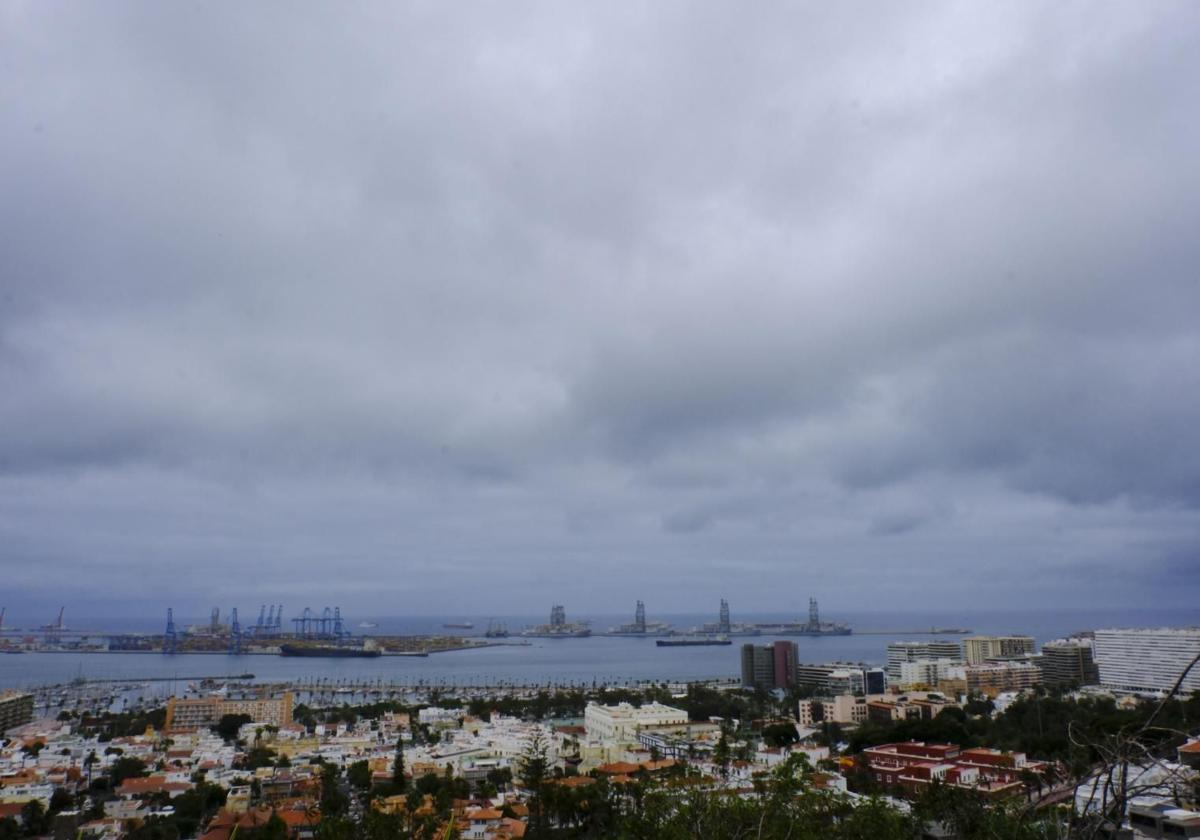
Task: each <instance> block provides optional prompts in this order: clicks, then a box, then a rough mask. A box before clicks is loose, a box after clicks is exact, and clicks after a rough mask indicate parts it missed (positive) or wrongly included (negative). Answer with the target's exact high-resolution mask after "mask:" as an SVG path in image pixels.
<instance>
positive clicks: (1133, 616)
mask: <svg viewBox="0 0 1200 840" xmlns="http://www.w3.org/2000/svg"><path fill="white" fill-rule="evenodd" d="M580 617H581V618H583V617H585V616H580ZM823 617H825V618H828V619H829V620H836V621H846V622H849V623H850V624H851V625H853V627H854V630H855V634H854V635H851V636H831V637H822V638H805V637H791V638H792V639H793V640H794V641H795V642H796V643H797V644H798V645H799V648H800V659H801V661H803V662H830V661H851V662H867V663H873V664H882V663H883V661H884V658H885V646H886V645H887V643H888V642H889V641H894V640H898V639H922V638H932V637H930V636H929V635H927V634H922V633H919V632H917V631H921V630H928V629H929V628H931V627H935V626H936V627H946V626H956V627H968V628H971V629H972V630H973V631H974V632H976V633H1013V632H1017V633H1028V634H1030V635H1033V636H1034V637H1035V638H1036V639H1037V640H1038V642H1039V644H1040V643H1042V642H1045V641H1047V640H1049V639H1054V638H1058V637H1060V636H1063V635H1067V634H1069V633H1072V632H1077V631H1080V630H1090V629H1095V628H1097V627H1112V626H1123V627H1161V626H1190V625H1197V624H1200V612H1197V611H1180V610H1138V609H1132V610H1116V611H1114V610H1105V611H1094V610H1083V609H1076V610H1058V611H1038V612H980V611H973V612H957V613H954V612H944V613H904V614H902V613H842V614H833V613H830V614H829V615H828V616H823ZM568 618H571V619H573V618H574V616H572V615H570V614H568ZM587 618H590V619H591V622H592V628H593V630H594V631H603V630H606V629H607V628H608V627H609V626H611V625H613V624H617V623H621V622H625V621H631V620H632V618H633V617H632V615H628V616H587ZM649 618H650V619H651V620H655V619H661V620H664V621H669V622H671V623H672V624H674V625H675V627H676V628H677V629H681V630H686V629H689V628H691V627H693V626H696V625H698V624H700V623H701V622H704V621H715V620H716V616H715V615H662V616H655V615H653V614H652V615H650V616H649ZM794 618H795V616H791V615H781V614H777V613H763V614H738V613H736V612H735V613H734V616H733V619H734V621H746V622H767V621H779V620H785V619H794ZM195 620H197V621H199V619H195ZM363 620H368V621H373V622H376V623H377V624H378V627H377V628H373V629H370V630H365V631H364V630H360V629H359V628H358V627H357V624H358V622H359V621H363ZM498 620H502V621H505V622H506V623H507V625H508V627H509V629H510V631H514V632H515V631H517V630H519V629H520V628H521V627H524V626H527V625H531V624H535V623H538V622H542V621H545V620H546V617H545V616H510V617H499V619H498ZM464 621H472V622H474V624H475V630H474V631H464V630H445V629H443V628H442V626H441V625H442V623H443V622H464ZM187 623H188V621H187V620H184V621H181V622H179V626H181V627H182V626H183V625H185V624H187ZM487 623H488V618H487V617H477V616H462V615H459V616H445V617H420V618H407V619H401V618H392V617H386V616H381V617H365V618H364V617H359V616H356V617H354V618H353V619H352V620H350V621H349V622H348V626H349V627H350V628H351V629H353V630H354V631H355V632H356V633H361V632H370V633H378V634H400V633H452V632H453V633H459V634H468V633H471V632H474V633H482V631H483V630H484V629H485V628H486V627H487ZM75 626H78V627H81V628H82V627H87V628H89V629H90V628H96V629H104V630H109V631H119V632H161V630H162V628H161V622H158V621H150V620H143V621H128V620H126V621H117V620H112V619H93V620H87V619H80V620H79V622H78V623H77V624H76V625H75ZM869 631H884V632H883V633H881V634H879V635H876V634H874V633H872V632H869ZM773 638H775V637H771V636H759V637H756V638H735V639H734V640H733V641H734V644H733V645H730V646H728V647H695V648H659V647H657V646H656V645H655V644H654V640H653V639H637V638H616V637H603V636H592V637H590V638H585V639H530V640H529V642H530V644H528V645H516V644H514V645H510V646H501V647H490V648H483V649H478V650H466V651H454V652H450V653H439V654H433V655H431V656H429V657H425V658H416V657H381V658H378V659H290V658H281V657H278V656H241V657H233V656H225V655H177V656H163V655H161V654H74V653H27V654H23V655H17V656H13V655H0V688H21V687H30V686H35V685H46V684H51V683H61V682H66V681H68V680H71V679H73V678H75V677H78V676H83V677H85V678H89V679H108V678H129V679H150V678H174V677H178V678H179V679H181V680H183V679H192V678H196V677H204V676H224V675H229V674H240V673H253V674H254V675H255V678H256V680H258V681H266V682H274V681H285V680H307V679H320V680H331V681H338V680H354V681H360V680H361V681H368V680H369V681H375V680H383V681H384V682H395V683H402V684H417V683H418V682H424V683H426V684H429V683H433V684H443V683H444V684H447V685H454V684H459V685H463V684H465V685H481V684H484V685H496V684H500V683H505V682H516V683H524V684H533V683H545V682H552V683H556V684H564V683H573V684H590V683H591V682H593V681H597V682H606V683H624V682H629V681H636V680H670V681H677V680H689V679H705V678H715V677H735V676H737V674H738V669H739V665H738V662H739V658H738V657H739V645H740V644H741V643H742V642H747V641H755V642H759V643H763V642H768V641H771V640H772V639H773ZM938 638H943V639H953V638H957V637H954V636H941V637H938ZM510 641H514V642H515V641H517V639H516V637H515V635H514V638H513V639H510Z"/></svg>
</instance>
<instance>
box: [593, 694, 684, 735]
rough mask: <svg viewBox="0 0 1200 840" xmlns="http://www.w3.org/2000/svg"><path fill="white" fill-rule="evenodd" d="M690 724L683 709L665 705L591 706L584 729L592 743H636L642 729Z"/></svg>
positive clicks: (594, 704)
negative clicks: (645, 727)
mask: <svg viewBox="0 0 1200 840" xmlns="http://www.w3.org/2000/svg"><path fill="white" fill-rule="evenodd" d="M687 721H688V715H687V712H685V711H684V710H683V709H676V708H674V707H672V706H664V705H663V704H662V703H646V704H644V705H642V706H632V705H630V704H629V703H621V704H619V705H617V706H601V705H600V704H598V703H589V704H588V706H587V709H585V710H584V713H583V726H584V729H586V730H587V738H588V740H589V741H615V742H618V743H630V742H635V741H637V736H638V730H639V729H641V728H642V727H644V726H670V725H675V724H681V723H687Z"/></svg>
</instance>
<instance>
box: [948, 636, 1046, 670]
mask: <svg viewBox="0 0 1200 840" xmlns="http://www.w3.org/2000/svg"><path fill="white" fill-rule="evenodd" d="M962 650H963V659H965V660H966V661H967V664H968V665H982V664H983V663H985V662H987V661H988V660H989V659H1010V658H1013V657H1018V656H1024V655H1025V654H1027V653H1033V636H967V637H966V638H964V639H963V640H962Z"/></svg>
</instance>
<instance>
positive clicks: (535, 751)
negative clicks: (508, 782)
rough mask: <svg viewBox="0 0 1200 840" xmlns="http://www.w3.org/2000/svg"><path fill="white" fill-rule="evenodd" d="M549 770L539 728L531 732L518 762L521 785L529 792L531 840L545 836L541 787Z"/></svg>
mask: <svg viewBox="0 0 1200 840" xmlns="http://www.w3.org/2000/svg"><path fill="white" fill-rule="evenodd" d="M548 768H549V760H548V759H547V749H546V738H545V736H544V735H543V734H542V729H541V727H537V728H536V729H534V730H533V735H532V737H530V739H529V743H528V745H527V746H526V747H525V752H524V754H522V756H521V761H520V767H519V770H520V778H521V784H522V785H524V787H525V789H526V790H527V791H529V795H530V800H529V834H528V835H527V836H529V837H530V838H531V840H542V838H544V837H545V836H546V809H545V807H544V806H545V803H544V801H543V787H544V785H545V783H546V774H547V770H548Z"/></svg>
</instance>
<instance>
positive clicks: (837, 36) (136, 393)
mask: <svg viewBox="0 0 1200 840" xmlns="http://www.w3.org/2000/svg"><path fill="white" fill-rule="evenodd" d="M0 36H2V39H3V43H4V44H5V48H4V49H3V51H0V52H2V56H0V62H2V72H0V185H2V186H3V188H2V189H0V430H2V432H3V433H2V434H0V565H2V566H3V569H4V575H5V578H6V579H7V582H8V583H7V587H6V588H8V589H9V590H10V591H11V592H12V593H13V595H12V600H13V601H16V600H19V599H25V600H27V601H29V602H30V603H48V602H50V601H55V602H56V601H57V599H58V598H59V597H60V596H61V595H63V594H65V595H66V596H68V597H71V598H76V599H85V598H86V599H88V600H90V601H92V602H93V603H100V604H102V603H103V602H105V600H106V599H109V600H113V601H116V600H118V599H123V600H129V599H130V598H135V597H136V598H144V599H145V600H146V601H148V602H151V603H155V604H157V603H160V602H161V601H162V600H163V599H165V598H172V599H174V601H175V602H176V603H183V602H188V603H195V604H199V605H203V604H207V603H209V602H210V601H211V600H213V599H219V598H225V599H230V598H236V597H246V598H247V599H248V602H249V601H253V602H255V603H257V602H259V601H264V600H274V599H275V598H276V597H277V595H278V597H284V596H291V597H293V598H296V599H310V597H311V595H312V593H314V592H335V593H337V594H339V595H340V596H341V597H342V599H343V601H344V602H345V603H346V604H347V605H357V606H358V607H360V608H361V609H364V610H381V609H383V610H387V609H391V610H395V611H397V612H405V611H414V610H415V611H420V610H422V609H424V610H439V609H450V608H459V607H464V608H469V609H478V610H486V609H488V607H489V599H491V598H493V597H501V598H503V599H505V601H506V602H508V603H512V604H514V605H517V606H519V607H521V608H528V609H531V610H539V611H540V609H541V608H542V605H543V602H544V601H548V600H550V599H555V600H568V601H570V600H571V599H574V603H575V604H578V609H579V610H580V611H586V610H588V609H595V610H609V609H616V610H622V609H625V608H626V606H627V604H628V603H632V600H633V598H635V597H638V596H639V594H642V593H648V592H669V593H670V594H669V595H663V596H661V599H660V603H659V604H657V606H659V607H661V608H663V609H669V608H674V609H688V608H690V607H692V606H694V605H696V604H700V605H703V606H704V607H707V606H708V605H709V604H710V603H711V602H713V601H714V599H715V598H716V597H718V596H719V595H721V594H726V595H729V596H730V597H733V598H737V599H740V601H741V602H742V603H757V604H761V605H762V606H764V607H773V608H791V607H793V606H795V605H797V604H802V603H804V599H806V598H807V597H808V595H809V594H813V595H820V596H822V598H823V602H824V603H827V604H828V605H829V607H828V608H831V609H835V608H836V605H837V604H839V603H841V604H846V603H849V602H850V601H851V600H852V599H853V600H855V601H856V602H858V603H860V604H861V603H862V600H863V598H864V596H865V597H867V598H868V599H870V598H872V597H874V598H879V599H885V598H886V599H894V598H901V599H904V601H905V602H906V603H911V604H914V605H929V604H935V603H937V604H942V603H945V602H946V601H947V600H948V599H963V601H964V602H966V603H969V602H971V600H972V599H978V594H977V593H975V592H973V590H972V585H971V580H972V577H971V575H970V574H969V573H968V572H969V570H970V569H972V568H976V567H977V566H978V564H981V563H983V564H989V565H990V566H991V567H992V568H994V569H995V570H996V571H995V574H994V576H993V578H992V579H991V584H992V588H991V589H990V591H989V593H988V602H989V603H992V604H995V603H998V602H1005V601H1007V602H1009V603H1020V604H1023V605H1027V604H1030V603H1036V602H1043V603H1061V600H1062V597H1061V594H1060V593H1058V592H1057V591H1056V587H1061V586H1063V585H1064V583H1063V582H1064V581H1065V580H1071V579H1073V580H1075V581H1076V586H1077V589H1076V591H1075V594H1074V597H1078V598H1079V599H1080V600H1081V602H1082V601H1083V600H1085V599H1086V600H1088V601H1090V602H1098V603H1122V602H1128V599H1131V598H1133V599H1135V600H1136V601H1137V602H1138V603H1141V602H1144V601H1146V600H1148V599H1151V598H1153V599H1155V600H1156V601H1160V602H1161V601H1166V602H1171V603H1178V604H1184V603H1187V604H1191V603H1193V602H1194V598H1195V596H1196V594H1197V589H1196V576H1195V574H1194V573H1193V572H1192V571H1191V570H1192V569H1194V568H1196V567H1200V447H1198V446H1197V443H1198V442H1200V441H1198V433H1197V429H1200V364H1198V360H1200V327H1197V318H1196V313H1197V312H1200V281H1198V280H1197V278H1198V276H1200V274H1198V268H1200V238H1198V237H1197V236H1196V233H1195V226H1196V220H1197V219H1200V167H1197V166H1196V165H1195V161H1194V157H1195V149H1196V148H1200V112H1198V111H1197V109H1196V108H1195V107H1194V104H1195V100H1196V82H1195V79H1197V78H1200V58H1198V57H1200V11H1198V10H1197V9H1195V8H1193V7H1191V6H1189V5H1186V4H1172V3H1149V4H1139V5H1137V6H1136V7H1135V6H1128V7H1116V6H1109V7H1103V8H1097V7H1095V6H1089V5H1086V4H1072V3H1064V4H1055V5H1054V6H1052V7H1047V6H1043V5H1039V4H1032V3H1030V4H1024V3H1020V4H1008V5H1005V6H1003V7H994V8H979V7H976V8H970V7H963V6H959V5H955V4H940V3H921V4H917V5H916V6H909V7H906V8H904V9H903V10H900V9H881V8H880V7H878V6H873V5H866V4H863V5H858V4H853V3H851V4H837V6H836V7H831V6H830V5H829V4H811V5H803V6H801V5H795V4H786V5H778V6H776V5H770V4H768V5H763V6H758V7H755V8H754V9H752V10H745V9H733V8H730V7H720V6H717V5H703V4H701V6H697V5H696V4H672V3H662V4H653V5H651V6H645V7H623V8H598V7H597V8H588V7H584V6H580V5H573V4H553V5H545V6H540V7H539V6H534V5H526V4H503V5H492V6H488V5H480V6H477V7H474V8H472V9H471V10H470V11H468V10H466V9H464V8H461V7H457V8H455V7H449V6H438V5H428V4H408V5H397V4H363V5H361V6H357V7H355V8H354V9H353V10H348V9H346V8H342V7H335V6H333V5H328V4H325V5H319V4H304V5H302V6H300V7H297V6H295V5H293V4H256V5H254V6H250V7H239V8H236V9H232V8H220V7H213V6H207V5H190V6H178V5H176V6H163V5H161V4H155V3H133V2H130V3H122V4H119V5H118V6H113V5H111V4H106V5H103V6H100V5H94V6H75V7H71V8H67V7H62V6H54V5H50V4H43V3H24V2H8V3H4V4H3V5H0ZM331 567H334V568H336V569H337V570H338V575H337V580H336V582H333V581H330V580H329V579H328V577H329V575H328V570H329V569H330V568H331ZM497 569H502V570H504V572H503V574H499V573H497V572H496V570H497ZM1081 570H1090V571H1091V572H1092V573H1090V574H1085V575H1081V574H1080V572H1081ZM1181 570H1182V571H1181ZM482 575H491V576H495V577H496V580H495V581H494V583H493V584H492V585H489V586H488V587H487V588H486V589H480V588H478V587H470V586H467V587H464V585H463V584H464V581H470V580H473V579H477V578H478V577H479V576H482ZM768 577H769V579H771V580H775V581H782V582H783V586H778V585H775V586H772V587H771V588H768V589H763V588H761V587H760V586H759V584H758V582H759V581H762V580H763V579H766V578H768ZM317 580H320V581H321V582H320V583H317V582H316V581H317ZM679 580H686V581H687V586H683V587H681V586H678V585H676V582H677V581H679Z"/></svg>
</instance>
